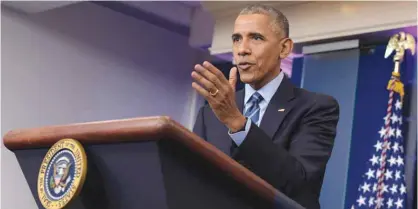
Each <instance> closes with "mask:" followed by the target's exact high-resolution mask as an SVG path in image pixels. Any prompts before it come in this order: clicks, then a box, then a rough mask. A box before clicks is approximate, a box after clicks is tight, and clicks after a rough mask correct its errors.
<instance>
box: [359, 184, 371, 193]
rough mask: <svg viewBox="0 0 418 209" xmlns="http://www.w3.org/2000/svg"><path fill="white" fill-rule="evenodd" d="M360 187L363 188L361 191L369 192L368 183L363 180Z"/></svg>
mask: <svg viewBox="0 0 418 209" xmlns="http://www.w3.org/2000/svg"><path fill="white" fill-rule="evenodd" d="M361 189H363V193H366V192H370V184H367V183H366V182H364V184H363V186H361Z"/></svg>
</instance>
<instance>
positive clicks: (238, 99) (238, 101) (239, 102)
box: [235, 88, 245, 113]
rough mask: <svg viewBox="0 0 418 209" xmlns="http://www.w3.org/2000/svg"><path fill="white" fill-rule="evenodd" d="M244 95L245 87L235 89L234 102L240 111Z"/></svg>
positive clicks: (242, 106)
mask: <svg viewBox="0 0 418 209" xmlns="http://www.w3.org/2000/svg"><path fill="white" fill-rule="evenodd" d="M244 97H245V88H244V89H242V90H240V91H237V93H236V94H235V102H236V104H237V106H238V109H239V111H240V112H241V113H243V110H244Z"/></svg>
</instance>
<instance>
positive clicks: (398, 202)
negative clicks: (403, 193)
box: [395, 198, 403, 208]
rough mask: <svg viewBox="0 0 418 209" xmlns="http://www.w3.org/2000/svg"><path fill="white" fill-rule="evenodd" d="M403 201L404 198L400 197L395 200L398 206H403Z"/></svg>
mask: <svg viewBox="0 0 418 209" xmlns="http://www.w3.org/2000/svg"><path fill="white" fill-rule="evenodd" d="M402 203H403V200H402V199H400V198H398V201H396V202H395V204H396V208H402V206H403V205H402Z"/></svg>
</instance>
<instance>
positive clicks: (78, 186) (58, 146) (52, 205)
mask: <svg viewBox="0 0 418 209" xmlns="http://www.w3.org/2000/svg"><path fill="white" fill-rule="evenodd" d="M63 150H68V151H69V152H71V153H72V154H73V155H74V165H71V166H74V175H73V176H71V180H72V184H71V185H70V188H67V192H66V193H65V195H63V196H62V197H61V198H59V199H58V200H52V199H50V198H49V197H48V195H47V189H50V188H45V185H47V186H48V187H49V186H50V185H49V184H46V183H45V177H47V174H48V173H47V171H48V167H50V169H53V167H54V165H50V163H51V162H52V160H54V156H55V155H56V154H57V153H58V152H60V151H63ZM67 172H69V171H67ZM86 174H87V156H86V153H85V151H84V148H83V145H82V144H81V143H80V142H78V141H77V140H74V139H69V138H66V139H61V140H59V141H58V142H56V143H55V144H54V145H53V146H52V147H51V148H50V149H49V150H48V152H47V153H46V155H45V157H44V159H43V161H42V164H41V167H40V169H39V174H38V183H37V185H38V197H39V201H40V202H41V203H42V205H43V206H44V207H45V208H46V209H62V208H64V207H65V206H66V205H68V203H70V202H71V201H72V200H73V199H74V197H76V196H77V195H78V194H79V193H80V192H81V190H82V188H83V184H84V181H85V180H86ZM49 178H53V176H52V177H49ZM52 183H54V182H53V181H52ZM65 184H66V183H65ZM60 186H61V182H60Z"/></svg>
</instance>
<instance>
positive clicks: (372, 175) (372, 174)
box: [366, 168, 374, 180]
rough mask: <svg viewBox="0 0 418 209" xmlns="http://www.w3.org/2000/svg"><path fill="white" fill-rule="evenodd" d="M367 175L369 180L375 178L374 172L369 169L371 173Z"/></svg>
mask: <svg viewBox="0 0 418 209" xmlns="http://www.w3.org/2000/svg"><path fill="white" fill-rule="evenodd" d="M366 175H367V180H369V179H371V178H374V170H372V169H370V168H369V171H368V172H367V173H366Z"/></svg>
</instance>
